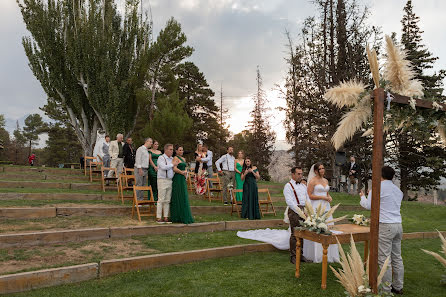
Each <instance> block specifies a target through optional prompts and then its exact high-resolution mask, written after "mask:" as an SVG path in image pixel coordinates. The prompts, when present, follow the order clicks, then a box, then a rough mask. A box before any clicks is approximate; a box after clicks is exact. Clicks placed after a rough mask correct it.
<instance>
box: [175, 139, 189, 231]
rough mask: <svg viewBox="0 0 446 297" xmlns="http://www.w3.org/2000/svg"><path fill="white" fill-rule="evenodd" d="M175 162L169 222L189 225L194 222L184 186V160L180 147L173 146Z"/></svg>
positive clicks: (185, 172) (185, 171) (185, 173)
mask: <svg viewBox="0 0 446 297" xmlns="http://www.w3.org/2000/svg"><path fill="white" fill-rule="evenodd" d="M175 153H176V155H175V158H174V159H175V160H176V161H177V162H178V164H177V165H176V166H174V167H173V171H174V172H175V175H174V176H173V179H172V200H171V203H170V220H171V221H172V222H174V223H183V224H191V223H193V222H194V218H193V217H192V212H191V210H190V205H189V195H188V194H187V184H186V176H187V170H186V166H187V163H186V160H185V159H184V158H183V153H184V149H183V147H182V146H180V145H176V146H175Z"/></svg>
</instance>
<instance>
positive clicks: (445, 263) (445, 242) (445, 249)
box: [421, 230, 446, 267]
mask: <svg viewBox="0 0 446 297" xmlns="http://www.w3.org/2000/svg"><path fill="white" fill-rule="evenodd" d="M437 232H438V236H439V237H440V239H441V243H442V245H441V248H442V252H443V254H444V255H445V257H446V239H445V238H444V237H443V235H442V234H441V233H440V232H439V231H438V230H437ZM421 250H422V251H423V252H425V253H426V254H428V255H431V256H433V257H434V258H435V259H437V260H438V261H439V262H440V263H441V264H442V265H443V266H444V267H446V258H443V257H442V256H440V255H439V254H438V253H435V252H431V251H426V250H423V249H421Z"/></svg>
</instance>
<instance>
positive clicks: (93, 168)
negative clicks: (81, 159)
mask: <svg viewBox="0 0 446 297" xmlns="http://www.w3.org/2000/svg"><path fill="white" fill-rule="evenodd" d="M102 167H103V163H102V160H100V161H92V162H90V163H89V164H88V168H89V171H90V182H93V181H94V180H97V181H100V180H102V174H103V170H102ZM99 175H100V176H99Z"/></svg>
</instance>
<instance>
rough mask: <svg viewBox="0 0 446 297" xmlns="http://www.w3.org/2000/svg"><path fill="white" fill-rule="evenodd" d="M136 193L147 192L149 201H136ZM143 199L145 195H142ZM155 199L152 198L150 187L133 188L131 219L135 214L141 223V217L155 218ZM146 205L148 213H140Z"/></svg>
mask: <svg viewBox="0 0 446 297" xmlns="http://www.w3.org/2000/svg"><path fill="white" fill-rule="evenodd" d="M136 191H149V193H150V199H149V200H138V196H137V195H136ZM143 196H144V197H145V195H143ZM155 203H156V201H155V199H154V198H153V192H152V187H151V186H142V187H139V186H133V203H132V219H133V216H134V214H135V209H136V214H137V215H138V220H139V221H140V222H141V217H154V216H156V207H155ZM144 205H148V206H149V207H148V211H147V212H146V213H143V212H142V207H140V206H144Z"/></svg>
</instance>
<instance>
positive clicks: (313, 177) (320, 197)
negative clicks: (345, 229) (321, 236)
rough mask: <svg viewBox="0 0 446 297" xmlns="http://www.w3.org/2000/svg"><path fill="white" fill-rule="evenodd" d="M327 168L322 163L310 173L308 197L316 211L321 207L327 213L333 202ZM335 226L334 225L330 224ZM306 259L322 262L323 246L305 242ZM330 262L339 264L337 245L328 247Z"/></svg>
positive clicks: (315, 166) (304, 252)
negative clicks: (326, 173) (326, 175)
mask: <svg viewBox="0 0 446 297" xmlns="http://www.w3.org/2000/svg"><path fill="white" fill-rule="evenodd" d="M324 175H325V167H324V165H323V164H322V163H319V162H318V163H316V164H314V165H313V166H312V167H311V169H310V172H309V173H308V179H307V180H308V188H307V189H308V196H309V197H310V200H311V204H312V206H313V208H314V209H316V208H317V207H318V206H319V205H321V207H322V208H325V211H328V210H330V208H331V207H330V202H331V201H332V200H333V198H331V196H330V194H329V193H328V191H329V190H330V186H329V184H328V180H327V179H326V178H325V177H324ZM332 219H333V217H331V216H330V217H329V218H327V220H328V221H329V220H332ZM328 225H333V223H331V224H328ZM303 254H304V257H305V258H306V259H307V260H311V261H313V262H315V263H320V262H322V245H321V244H320V243H315V242H313V241H310V240H304V248H303ZM327 256H328V262H339V251H338V246H337V245H336V244H331V245H330V246H329V247H328V255H327Z"/></svg>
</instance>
